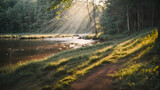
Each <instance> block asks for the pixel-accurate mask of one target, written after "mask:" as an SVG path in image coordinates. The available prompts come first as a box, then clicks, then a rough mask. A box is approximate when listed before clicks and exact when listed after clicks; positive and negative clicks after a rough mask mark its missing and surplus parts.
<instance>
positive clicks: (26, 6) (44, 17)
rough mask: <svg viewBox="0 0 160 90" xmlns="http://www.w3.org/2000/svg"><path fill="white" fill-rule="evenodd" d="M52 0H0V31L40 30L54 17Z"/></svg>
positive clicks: (54, 11)
mask: <svg viewBox="0 0 160 90" xmlns="http://www.w3.org/2000/svg"><path fill="white" fill-rule="evenodd" d="M52 3H53V1H52V0H0V33H17V32H40V31H41V30H42V29H43V27H45V26H46V25H47V23H49V20H51V19H52V18H54V17H55V15H56V10H47V9H48V8H50V5H51V4H52Z"/></svg>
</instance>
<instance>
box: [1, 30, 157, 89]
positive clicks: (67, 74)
mask: <svg viewBox="0 0 160 90" xmlns="http://www.w3.org/2000/svg"><path fill="white" fill-rule="evenodd" d="M157 35H158V33H157V31H156V30H154V31H152V32H151V30H148V32H146V31H142V33H141V34H139V35H137V34H133V35H131V36H129V37H125V38H122V39H117V40H113V39H112V40H110V41H106V42H103V43H100V44H96V45H94V46H87V47H82V48H78V49H72V50H68V51H64V52H61V53H58V54H56V55H54V56H51V57H49V58H47V59H44V60H40V61H31V62H22V63H18V64H16V65H10V66H6V67H3V68H0V79H1V82H0V87H2V89H3V88H5V89H6V88H7V89H11V88H16V89H55V90H60V89H65V88H66V87H67V86H69V85H70V84H71V83H73V82H74V81H76V80H79V79H80V77H83V76H85V75H86V74H87V73H89V72H90V71H92V70H94V68H96V67H99V66H101V65H102V64H110V63H117V64H118V63H123V65H122V67H121V68H120V70H119V71H118V72H117V73H115V74H114V75H113V76H114V77H115V82H114V85H113V87H114V89H130V88H133V89H145V87H142V88H141V87H140V86H145V84H146V83H147V85H148V86H150V85H152V84H149V82H148V81H147V80H148V79H146V82H145V84H142V82H143V80H144V78H147V77H148V78H149V77H150V76H151V77H153V78H156V79H157V76H156V75H159V73H157V71H158V70H159V64H158V65H157V61H158V56H155V57H154V58H150V59H151V60H148V61H147V58H149V57H151V55H147V53H149V52H150V51H151V50H152V49H153V48H154V43H155V40H156V38H157ZM145 55H147V57H146V56H145ZM145 59H146V60H145ZM126 60H127V61H126ZM153 63H156V64H153ZM143 69H144V70H143ZM142 71H143V73H141V72H142ZM150 72H151V73H150ZM136 73H137V74H136ZM136 75H138V76H136ZM146 75H149V76H146ZM132 79H133V80H134V81H132ZM152 80H153V81H154V80H155V79H152ZM138 82H140V83H141V84H139V83H138ZM158 83H159V82H158ZM138 85H139V86H138ZM156 85H158V84H156ZM8 86H9V87H11V88H9V87H8ZM134 86H135V87H134ZM154 86H155V85H153V86H152V87H154ZM152 87H151V88H152ZM146 88H147V87H146Z"/></svg>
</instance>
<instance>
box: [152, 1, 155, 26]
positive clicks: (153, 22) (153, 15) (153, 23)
mask: <svg viewBox="0 0 160 90" xmlns="http://www.w3.org/2000/svg"><path fill="white" fill-rule="evenodd" d="M152 8H153V9H152V28H153V27H154V15H155V14H154V4H153V6H152Z"/></svg>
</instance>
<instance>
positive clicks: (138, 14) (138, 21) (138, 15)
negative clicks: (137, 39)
mask: <svg viewBox="0 0 160 90" xmlns="http://www.w3.org/2000/svg"><path fill="white" fill-rule="evenodd" d="M137 18H138V20H137V23H138V32H140V12H139V10H138V11H137Z"/></svg>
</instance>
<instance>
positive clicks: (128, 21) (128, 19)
mask: <svg viewBox="0 0 160 90" xmlns="http://www.w3.org/2000/svg"><path fill="white" fill-rule="evenodd" d="M127 28H128V35H130V18H129V7H128V6H127Z"/></svg>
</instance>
